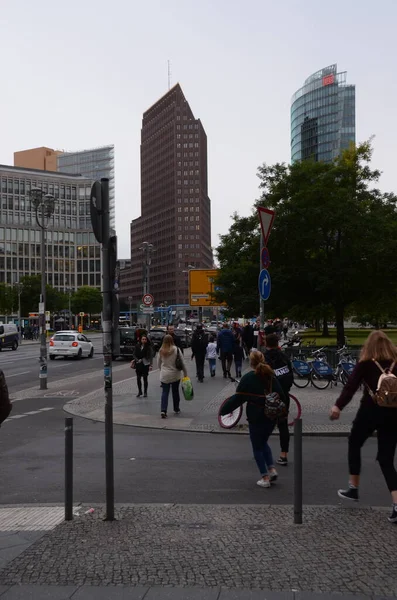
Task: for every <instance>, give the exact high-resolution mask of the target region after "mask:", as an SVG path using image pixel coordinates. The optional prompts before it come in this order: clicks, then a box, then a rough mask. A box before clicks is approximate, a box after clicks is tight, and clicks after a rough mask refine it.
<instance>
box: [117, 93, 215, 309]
mask: <svg viewBox="0 0 397 600" xmlns="http://www.w3.org/2000/svg"><path fill="white" fill-rule="evenodd" d="M143 242H148V243H149V244H153V246H154V250H153V253H152V254H151V265H150V280H149V291H150V292H151V293H152V294H153V296H154V298H155V303H156V304H160V303H165V302H166V303H167V304H168V305H173V304H188V269H189V268H191V267H195V268H205V269H206V268H211V267H212V264H213V258H212V249H211V202H210V199H209V197H208V173H207V136H206V133H205V131H204V128H203V125H202V123H201V121H200V119H195V117H194V115H193V112H192V110H191V108H190V106H189V104H188V102H187V100H186V98H185V96H184V94H183V91H182V89H181V87H180V85H179V84H177V85H175V86H174V87H173V88H171V89H170V90H169V91H168V92H167V93H166V94H165V95H164V96H163V97H162V98H160V100H158V101H157V102H156V103H155V104H154V105H153V106H152V107H151V108H149V109H148V110H147V111H146V112H145V113H144V115H143V120H142V130H141V216H140V217H138V218H137V219H134V220H133V221H132V223H131V269H127V270H124V272H123V273H122V275H121V295H122V297H123V298H126V297H128V296H132V298H133V301H134V303H135V302H139V301H140V300H141V298H142V294H143V261H144V254H143V251H142V250H141V248H142V243H143Z"/></svg>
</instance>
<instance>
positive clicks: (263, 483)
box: [256, 479, 271, 488]
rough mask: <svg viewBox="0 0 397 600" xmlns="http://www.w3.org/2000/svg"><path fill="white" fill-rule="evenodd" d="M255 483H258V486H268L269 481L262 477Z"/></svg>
mask: <svg viewBox="0 0 397 600" xmlns="http://www.w3.org/2000/svg"><path fill="white" fill-rule="evenodd" d="M256 485H259V487H264V488H269V487H270V485H271V483H270V481H269V480H268V479H267V480H266V481H265V480H264V479H260V480H259V481H257V482H256Z"/></svg>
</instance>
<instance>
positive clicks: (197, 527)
mask: <svg viewBox="0 0 397 600" xmlns="http://www.w3.org/2000/svg"><path fill="white" fill-rule="evenodd" d="M80 514H81V515H82V516H80V517H77V518H75V520H74V521H73V522H71V523H62V524H60V525H58V526H57V527H56V529H54V530H53V531H52V532H50V533H47V534H46V535H44V537H42V538H41V539H40V540H38V541H37V542H36V543H35V544H34V545H32V546H30V547H29V548H27V549H26V550H25V551H24V552H23V553H22V554H21V555H20V556H19V557H17V558H15V559H14V560H12V561H11V562H10V563H9V564H8V565H7V566H6V567H5V568H4V569H3V570H2V571H0V586H10V585H14V584H18V585H19V584H23V585H32V584H34V585H42V586H44V585H56V586H81V585H94V586H110V585H114V584H115V585H133V586H163V587H164V586H176V587H178V586H193V587H194V586H199V587H203V588H219V587H224V588H229V589H234V590H239V589H263V590H270V591H272V592H275V591H280V592H291V591H306V592H322V593H329V592H339V593H342V594H362V595H368V596H371V595H378V596H396V595H397V564H396V561H395V551H394V550H395V543H396V533H397V528H396V526H395V525H391V524H390V523H388V522H387V519H386V516H387V513H386V512H385V511H383V510H380V509H376V508H374V509H370V508H368V509H362V508H357V509H356V508H333V507H305V509H304V525H301V526H297V525H292V516H293V509H292V507H290V506H283V507H280V506H278V507H273V506H264V505H262V506H252V505H247V506H238V505H221V506H219V505H218V506H213V505H184V506H183V505H172V504H166V505H132V506H125V507H119V508H118V510H117V511H116V516H117V521H115V522H112V523H110V522H106V521H104V520H103V517H104V514H103V509H102V508H101V507H97V508H96V510H95V512H94V513H93V514H91V515H86V514H85V509H84V508H82V510H81V513H80ZM5 589H6V588H5V587H3V588H0V590H5ZM10 597H11V596H10ZM12 597H14V596H12ZM15 597H17V596H15ZM32 597H33V596H32ZM45 597H47V596H45ZM49 597H50V596H49ZM54 597H55V596H54ZM65 597H66V598H67V597H69V596H65ZM101 597H102V596H101ZM103 597H105V596H103ZM108 597H109V598H111V597H112V596H111V595H110V594H109V596H108ZM162 597H163V596H162ZM172 597H173V596H172V595H170V598H172ZM174 597H175V598H178V597H180V596H178V595H176V596H174ZM202 597H204V596H200V598H202ZM205 597H206V596H205ZM230 597H231V598H233V596H230ZM235 597H236V598H238V596H235ZM303 597H304V596H303V595H302V598H303ZM247 598H249V596H247Z"/></svg>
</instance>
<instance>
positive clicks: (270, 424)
mask: <svg viewBox="0 0 397 600" xmlns="http://www.w3.org/2000/svg"><path fill="white" fill-rule="evenodd" d="M275 425H276V421H271V420H270V419H266V421H265V422H264V423H258V424H257V423H249V432H250V439H251V444H252V452H253V454H254V458H255V460H256V464H257V465H258V469H259V472H260V474H261V475H267V474H268V469H270V468H271V467H274V461H273V455H272V451H271V449H270V446H269V444H268V443H267V440H268V439H269V437H270V434H271V433H272V431H273V429H274V427H275Z"/></svg>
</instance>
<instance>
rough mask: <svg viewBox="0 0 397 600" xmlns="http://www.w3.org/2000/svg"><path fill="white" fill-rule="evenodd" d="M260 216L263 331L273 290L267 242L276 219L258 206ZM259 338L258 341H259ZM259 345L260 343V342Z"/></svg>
mask: <svg viewBox="0 0 397 600" xmlns="http://www.w3.org/2000/svg"><path fill="white" fill-rule="evenodd" d="M258 215H259V221H260V224H261V230H262V234H261V247H260V258H259V268H260V273H259V280H258V288H259V315H260V327H261V329H263V328H264V327H265V304H264V303H265V301H266V300H268V299H269V297H270V292H271V289H272V284H271V278H270V273H269V271H268V268H269V266H270V262H271V261H270V254H269V250H268V249H267V242H268V239H269V236H270V232H271V230H272V227H273V221H274V217H275V213H274V210H270V209H269V208H263V207H262V206H258ZM259 337H260V336H258V340H259ZM258 343H259V342H258Z"/></svg>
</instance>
